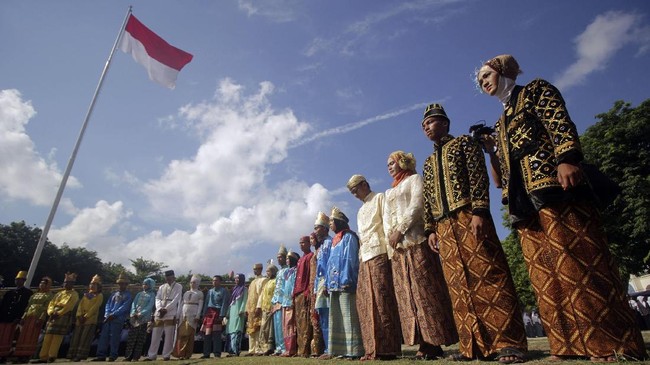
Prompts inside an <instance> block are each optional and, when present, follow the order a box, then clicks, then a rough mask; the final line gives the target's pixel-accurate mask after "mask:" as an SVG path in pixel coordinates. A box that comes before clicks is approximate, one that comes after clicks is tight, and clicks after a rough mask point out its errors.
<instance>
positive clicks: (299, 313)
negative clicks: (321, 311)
mask: <svg viewBox="0 0 650 365" xmlns="http://www.w3.org/2000/svg"><path fill="white" fill-rule="evenodd" d="M309 299H310V298H309V293H308V292H307V291H304V292H302V293H300V294H298V295H296V297H295V298H294V308H295V317H296V328H297V331H296V332H297V340H298V351H297V355H298V356H302V357H308V356H309V355H310V354H311V345H312V339H313V337H314V328H313V327H312V323H311V318H310V314H311V311H312V309H311V308H313V305H311V301H310V300H309Z"/></svg>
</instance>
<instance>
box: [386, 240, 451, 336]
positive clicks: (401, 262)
mask: <svg viewBox="0 0 650 365" xmlns="http://www.w3.org/2000/svg"><path fill="white" fill-rule="evenodd" d="M391 267H392V269H393V284H394V285H395V296H396V298H397V307H398V309H399V317H400V322H401V325H402V336H403V338H404V343H406V344H407V345H411V346H413V345H415V344H422V341H424V342H425V343H427V344H429V345H434V346H440V345H445V346H448V345H451V344H453V343H456V342H458V334H457V332H456V325H455V324H454V318H453V315H452V312H451V299H449V292H448V291H447V284H446V283H445V278H444V274H443V272H442V266H441V265H440V260H439V259H438V255H436V254H435V253H434V252H433V251H431V249H430V248H429V246H428V245H427V244H426V243H421V244H419V245H415V246H411V247H409V248H407V249H401V250H396V251H395V253H394V254H393V257H392V259H391Z"/></svg>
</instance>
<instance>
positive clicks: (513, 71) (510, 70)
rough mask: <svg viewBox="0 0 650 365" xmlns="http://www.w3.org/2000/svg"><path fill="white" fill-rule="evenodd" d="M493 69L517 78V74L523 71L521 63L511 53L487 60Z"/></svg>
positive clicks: (511, 77) (506, 75) (514, 78)
mask: <svg viewBox="0 0 650 365" xmlns="http://www.w3.org/2000/svg"><path fill="white" fill-rule="evenodd" d="M485 64H486V65H488V66H490V68H491V69H493V70H494V71H496V72H498V73H499V74H500V75H503V76H505V77H507V78H509V79H513V80H516V79H517V75H519V74H520V73H521V69H520V68H519V63H517V60H515V58H514V57H512V56H511V55H509V54H502V55H498V56H496V57H494V58H492V59H491V60H489V61H487V62H485Z"/></svg>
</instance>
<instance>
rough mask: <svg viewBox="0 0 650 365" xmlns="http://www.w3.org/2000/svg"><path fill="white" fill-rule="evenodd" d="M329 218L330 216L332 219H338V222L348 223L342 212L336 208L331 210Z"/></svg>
mask: <svg viewBox="0 0 650 365" xmlns="http://www.w3.org/2000/svg"><path fill="white" fill-rule="evenodd" d="M331 216H332V219H338V220H341V221H344V222H345V223H348V222H350V220H349V219H348V217H346V216H345V214H343V212H341V210H340V209H339V208H337V207H333V208H332V214H331Z"/></svg>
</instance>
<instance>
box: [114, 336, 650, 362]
mask: <svg viewBox="0 0 650 365" xmlns="http://www.w3.org/2000/svg"><path fill="white" fill-rule="evenodd" d="M643 338H644V340H645V344H646V349H650V331H644V332H643ZM416 350H417V348H416V347H410V346H403V347H402V352H403V356H404V357H403V358H400V359H398V360H393V361H388V362H382V363H385V364H391V365H393V364H394V365H407V364H409V365H414V364H424V363H427V364H429V363H439V364H459V363H458V362H453V361H448V360H435V361H423V360H413V359H411V358H409V357H413V356H414V355H415V352H416ZM444 350H445V354H451V353H454V352H457V351H458V346H457V345H454V346H449V347H445V348H444ZM548 351H549V348H548V341H547V339H546V337H542V338H529V339H528V356H529V361H528V363H530V364H535V365H543V364H553V365H558V364H567V365H571V364H591V362H589V361H586V360H571V361H563V362H560V363H558V362H552V361H548V360H547V358H548V356H549V352H548ZM242 354H245V352H243V353H242ZM199 357H200V355H199V354H194V357H193V358H192V359H189V360H182V361H181V360H172V361H166V362H163V361H155V362H149V363H147V364H151V365H163V364H164V365H173V364H174V365H181V364H183V365H185V364H201V365H208V364H210V365H211V364H241V365H245V364H250V365H266V364H269V365H284V364H350V363H358V362H359V361H358V360H354V361H351V360H336V359H334V360H326V361H325V360H317V359H303V358H278V357H258V356H255V357H246V356H240V357H228V358H221V359H214V358H211V359H199ZM619 362H627V361H625V360H621V361H619ZM366 363H380V362H375V361H372V362H366ZM633 363H634V364H650V361H645V362H633ZM124 364H126V363H124ZM460 364H462V363H460ZM465 364H497V362H496V361H472V362H467V363H465Z"/></svg>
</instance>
